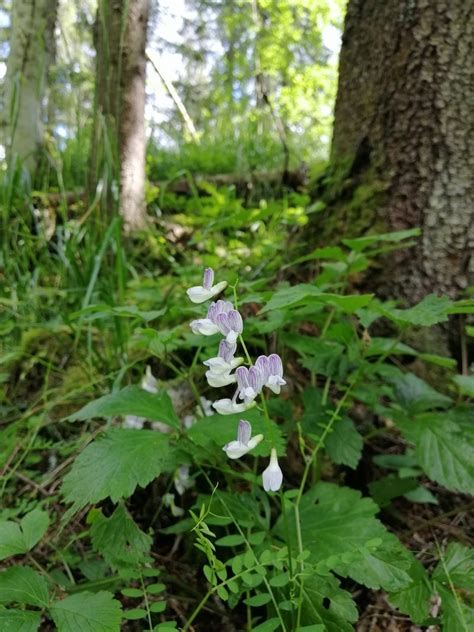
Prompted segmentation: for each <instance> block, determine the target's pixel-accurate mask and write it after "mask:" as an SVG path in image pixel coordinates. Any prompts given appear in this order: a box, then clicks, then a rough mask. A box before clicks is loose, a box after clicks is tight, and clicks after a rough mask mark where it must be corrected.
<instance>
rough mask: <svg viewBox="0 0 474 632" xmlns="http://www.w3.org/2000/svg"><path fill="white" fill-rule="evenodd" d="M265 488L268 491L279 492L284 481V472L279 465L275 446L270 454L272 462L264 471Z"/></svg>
mask: <svg viewBox="0 0 474 632" xmlns="http://www.w3.org/2000/svg"><path fill="white" fill-rule="evenodd" d="M262 480H263V489H264V490H265V491H266V492H277V491H278V490H279V489H280V487H281V484H282V482H283V472H282V471H281V468H280V466H279V465H278V457H277V453H276V450H275V448H272V451H271V454H270V464H269V465H268V467H267V468H266V469H265V470H264V471H263V473H262Z"/></svg>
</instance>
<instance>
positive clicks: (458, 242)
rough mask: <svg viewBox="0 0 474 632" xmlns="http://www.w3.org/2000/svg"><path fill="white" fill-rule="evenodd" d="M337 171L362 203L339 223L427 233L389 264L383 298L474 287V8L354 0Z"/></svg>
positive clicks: (465, 2)
mask: <svg viewBox="0 0 474 632" xmlns="http://www.w3.org/2000/svg"><path fill="white" fill-rule="evenodd" d="M332 163H333V165H336V166H337V165H345V168H346V175H347V176H350V179H352V182H356V183H357V185H358V190H357V189H356V190H355V191H352V193H353V194H354V193H355V196H356V198H357V195H358V196H359V198H360V199H359V203H357V201H356V203H354V199H353V198H352V202H351V203H342V204H338V205H337V208H336V209H335V210H334V211H333V212H334V213H335V217H333V218H332V220H333V221H331V223H332V225H333V226H336V225H339V226H341V225H342V226H344V230H345V231H346V232H348V233H353V234H354V233H356V232H357V233H359V234H361V233H362V234H363V233H364V232H367V231H370V230H372V229H374V228H375V229H378V230H379V229H381V228H382V229H387V230H401V229H406V228H412V227H416V226H418V227H420V228H421V229H422V237H421V238H420V240H419V242H418V244H417V245H416V246H415V247H414V248H411V249H409V250H407V251H403V252H400V253H397V255H396V256H395V257H393V256H391V258H390V261H387V266H386V267H385V269H384V272H383V275H381V283H382V284H385V289H386V293H388V294H391V295H392V296H393V295H396V296H401V297H404V298H406V299H407V301H408V302H409V303H413V302H415V301H417V300H419V299H420V298H421V297H422V296H424V295H425V294H426V293H429V292H436V293H446V294H448V295H451V296H457V295H459V294H460V293H461V292H462V291H463V290H464V289H465V288H466V287H467V286H469V285H472V284H473V283H474V278H473V276H474V274H473V273H474V256H473V247H474V0H437V1H436V2H432V1H431V0H384V1H383V2H381V1H380V0H350V1H349V5H348V10H347V16H346V22H345V30H344V36H343V43H342V51H341V59H340V76H339V88H338V95H337V101H336V110H335V128H334V137H333V145H332ZM342 188H344V186H343V187H342ZM382 277H383V278H382Z"/></svg>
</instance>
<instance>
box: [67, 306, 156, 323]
mask: <svg viewBox="0 0 474 632" xmlns="http://www.w3.org/2000/svg"><path fill="white" fill-rule="evenodd" d="M166 310H167V308H166V307H162V308H161V309H154V310H148V311H145V310H141V309H138V307H136V306H135V305H107V304H106V303H101V304H99V305H89V306H88V307H85V308H84V309H81V310H80V311H77V312H73V313H72V314H70V316H69V318H70V319H71V320H73V319H76V318H82V319H83V320H85V321H92V320H96V319H98V318H105V317H107V316H121V317H122V318H137V319H138V320H144V321H146V322H148V321H151V320H155V319H156V318H159V317H160V316H163V314H165V313H166Z"/></svg>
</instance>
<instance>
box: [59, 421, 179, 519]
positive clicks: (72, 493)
mask: <svg viewBox="0 0 474 632" xmlns="http://www.w3.org/2000/svg"><path fill="white" fill-rule="evenodd" d="M177 465H178V464H177V462H176V452H175V450H174V448H173V447H172V446H171V444H170V440H169V438H168V436H167V435H164V434H160V433H158V432H154V431H153V430H139V431H136V430H125V429H117V428H115V429H112V430H109V431H108V432H107V433H106V434H105V435H104V436H103V437H102V438H101V439H98V440H97V441H94V442H93V443H91V444H89V445H88V446H87V447H86V448H85V449H84V451H83V452H82V453H81V454H80V455H79V456H78V458H77V459H76V460H75V462H74V465H73V467H72V469H71V471H70V472H69V473H68V474H67V475H66V476H65V477H64V483H63V488H62V493H63V496H64V499H65V501H66V502H68V503H73V506H72V509H71V510H73V511H77V510H78V509H80V508H81V507H84V506H85V505H87V504H89V503H96V502H99V501H100V500H103V499H104V498H107V497H110V498H111V500H112V501H113V502H116V501H117V500H119V499H120V498H127V497H128V496H130V495H131V494H132V493H133V492H134V490H135V488H136V487H137V485H140V486H141V487H145V486H146V485H148V483H150V482H151V481H152V480H153V479H154V478H156V477H157V476H159V475H160V474H161V473H162V472H170V471H172V470H173V469H174V468H175V467H176V466H177Z"/></svg>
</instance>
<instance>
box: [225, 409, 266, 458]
mask: <svg viewBox="0 0 474 632" xmlns="http://www.w3.org/2000/svg"><path fill="white" fill-rule="evenodd" d="M262 439H263V435H262V434H259V435H256V436H255V437H252V426H251V425H250V423H249V422H248V421H245V419H241V420H240V421H239V425H238V428H237V440H236V441H230V442H229V443H226V445H225V446H224V447H223V448H222V449H223V450H224V452H225V453H226V454H227V456H228V457H229V459H240V457H241V456H243V455H244V454H247V452H250V450H253V449H254V448H255V447H256V446H257V445H258V444H259V443H260V441H261V440H262Z"/></svg>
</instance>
